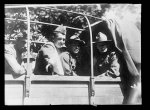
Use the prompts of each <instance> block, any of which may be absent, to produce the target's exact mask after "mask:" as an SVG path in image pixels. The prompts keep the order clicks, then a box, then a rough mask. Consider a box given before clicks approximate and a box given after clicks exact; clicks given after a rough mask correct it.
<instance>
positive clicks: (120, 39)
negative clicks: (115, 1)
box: [91, 19, 141, 80]
mask: <svg viewBox="0 0 150 110" xmlns="http://www.w3.org/2000/svg"><path fill="white" fill-rule="evenodd" d="M91 26H92V31H93V32H92V33H93V35H94V34H95V35H94V36H96V34H97V33H98V32H99V31H101V32H104V33H105V34H106V35H107V37H108V39H109V40H113V41H114V44H115V47H116V48H117V49H118V50H119V51H120V52H121V53H122V55H123V58H124V60H125V62H126V66H127V69H128V70H129V75H130V76H131V77H137V78H136V79H137V80H139V78H140V75H141V33H140V31H139V30H138V29H137V27H136V26H135V25H134V24H132V23H130V22H128V21H119V20H114V19H106V20H103V21H101V22H98V23H94V24H93V25H91ZM126 74H127V73H126Z"/></svg>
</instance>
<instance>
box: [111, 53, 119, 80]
mask: <svg viewBox="0 0 150 110" xmlns="http://www.w3.org/2000/svg"><path fill="white" fill-rule="evenodd" d="M109 60H110V69H109V73H110V74H112V75H114V76H115V77H117V76H119V75H120V72H119V70H120V64H119V62H118V57H117V55H116V53H115V52H112V53H111V54H110V59H109Z"/></svg>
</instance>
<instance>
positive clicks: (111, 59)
mask: <svg viewBox="0 0 150 110" xmlns="http://www.w3.org/2000/svg"><path fill="white" fill-rule="evenodd" d="M80 33H81V31H79V32H76V33H75V34H74V35H73V36H71V37H70V38H69V39H66V27H65V26H62V25H60V26H58V27H57V28H56V29H55V30H54V32H53V34H52V36H48V37H47V40H48V41H49V42H48V43H46V44H44V45H43V46H42V47H41V49H40V50H39V51H38V54H37V57H36V59H35V64H34V65H33V67H34V68H33V73H34V75H60V76H90V69H91V68H90V66H91V60H90V57H89V56H90V55H89V53H90V52H89V49H87V48H86V46H85V41H83V40H81V39H80V37H79V35H80ZM95 37H96V41H95V42H93V50H94V53H93V65H94V76H97V77H111V78H117V77H120V75H121V73H122V70H121V68H122V63H121V59H120V53H119V52H118V51H117V49H116V48H115V46H114V42H113V41H112V40H108V38H107V36H106V35H105V34H104V33H102V32H98V34H97V36H95ZM87 47H88V46H87ZM25 51H27V34H26V33H23V34H22V37H18V38H17V40H16V42H15V44H5V74H9V73H10V74H12V76H13V77H14V78H16V77H19V76H22V75H25V74H26V71H27V68H26V67H25V66H24V62H23V59H22V53H23V52H25Z"/></svg>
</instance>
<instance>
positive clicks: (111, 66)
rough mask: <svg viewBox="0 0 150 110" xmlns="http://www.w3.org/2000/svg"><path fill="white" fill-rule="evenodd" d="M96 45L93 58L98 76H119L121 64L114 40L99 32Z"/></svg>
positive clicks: (95, 72)
mask: <svg viewBox="0 0 150 110" xmlns="http://www.w3.org/2000/svg"><path fill="white" fill-rule="evenodd" d="M94 46H96V50H95V51H94V58H93V62H94V63H93V64H94V74H95V75H96V76H110V77H112V78H116V77H118V76H119V75H120V64H119V62H118V54H117V52H116V51H115V48H114V47H113V42H112V41H111V40H107V36H106V35H105V34H103V33H102V32H99V33H98V35H97V36H96V42H94Z"/></svg>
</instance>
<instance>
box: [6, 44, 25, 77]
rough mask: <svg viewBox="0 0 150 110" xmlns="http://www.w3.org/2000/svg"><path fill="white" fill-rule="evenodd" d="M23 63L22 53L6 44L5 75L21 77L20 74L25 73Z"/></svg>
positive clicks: (11, 45)
mask: <svg viewBox="0 0 150 110" xmlns="http://www.w3.org/2000/svg"><path fill="white" fill-rule="evenodd" d="M21 63H22V59H21V53H19V52H17V51H16V49H15V46H14V45H13V44H5V74H12V75H13V77H14V78H15V77H19V76H20V75H19V74H20V73H22V72H24V71H25V69H24V68H23V67H22V66H21Z"/></svg>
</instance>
